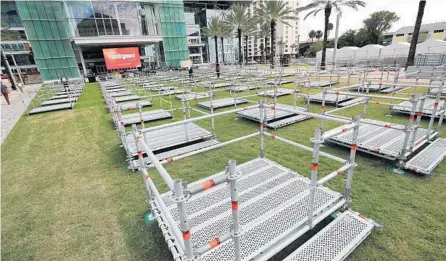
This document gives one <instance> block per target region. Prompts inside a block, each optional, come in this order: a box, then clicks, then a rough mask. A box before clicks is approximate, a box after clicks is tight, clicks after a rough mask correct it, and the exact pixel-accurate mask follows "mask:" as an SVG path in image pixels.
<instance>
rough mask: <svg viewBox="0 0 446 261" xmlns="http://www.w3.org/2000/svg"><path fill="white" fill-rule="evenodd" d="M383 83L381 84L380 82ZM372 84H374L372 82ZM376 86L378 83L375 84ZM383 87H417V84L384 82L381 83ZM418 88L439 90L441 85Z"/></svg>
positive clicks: (423, 85) (421, 85) (422, 85)
mask: <svg viewBox="0 0 446 261" xmlns="http://www.w3.org/2000/svg"><path fill="white" fill-rule="evenodd" d="M380 83H381V82H380ZM372 84H373V82H372ZM375 84H376V83H375ZM381 84H382V85H392V86H395V87H414V85H415V83H411V84H410V83H390V82H383V83H381ZM416 87H417V88H420V87H421V88H428V89H431V88H438V87H440V86H439V85H438V86H436V85H425V84H417V85H416Z"/></svg>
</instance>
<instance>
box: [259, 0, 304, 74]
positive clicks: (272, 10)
mask: <svg viewBox="0 0 446 261" xmlns="http://www.w3.org/2000/svg"><path fill="white" fill-rule="evenodd" d="M255 13H256V16H257V20H258V21H264V22H267V23H269V24H270V29H271V57H270V60H271V67H272V68H274V54H275V38H276V30H275V29H276V24H277V22H281V23H283V24H286V25H288V26H291V25H290V24H289V23H288V22H287V20H296V19H297V17H296V16H291V15H292V14H294V10H292V9H291V8H289V7H288V6H287V5H286V3H285V2H283V1H282V0H277V1H264V2H263V3H261V5H260V8H256V10H255Z"/></svg>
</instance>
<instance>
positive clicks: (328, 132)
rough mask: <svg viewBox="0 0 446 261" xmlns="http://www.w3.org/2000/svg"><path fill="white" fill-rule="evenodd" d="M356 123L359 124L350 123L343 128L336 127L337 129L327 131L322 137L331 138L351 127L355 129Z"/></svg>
mask: <svg viewBox="0 0 446 261" xmlns="http://www.w3.org/2000/svg"><path fill="white" fill-rule="evenodd" d="M356 125H357V123H351V124H348V125H346V126H343V128H342V129H338V128H336V129H333V130H329V131H327V132H325V133H324V134H322V139H324V140H326V139H329V138H331V137H333V136H336V135H338V134H340V133H343V132H346V131H348V130H350V129H353V128H354V127H355V126H356Z"/></svg>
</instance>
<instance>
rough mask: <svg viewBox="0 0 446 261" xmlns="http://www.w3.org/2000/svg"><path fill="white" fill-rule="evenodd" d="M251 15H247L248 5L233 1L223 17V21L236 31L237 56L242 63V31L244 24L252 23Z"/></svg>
mask: <svg viewBox="0 0 446 261" xmlns="http://www.w3.org/2000/svg"><path fill="white" fill-rule="evenodd" d="M252 22H253V17H251V16H250V15H249V11H248V7H247V6H246V5H244V4H242V3H234V4H233V5H231V9H230V13H229V14H228V15H226V17H225V23H226V24H227V25H228V26H229V27H230V28H232V29H233V30H236V31H237V38H238V49H239V56H238V61H239V64H240V65H241V64H242V63H243V55H242V31H243V27H244V26H245V25H246V24H249V23H252Z"/></svg>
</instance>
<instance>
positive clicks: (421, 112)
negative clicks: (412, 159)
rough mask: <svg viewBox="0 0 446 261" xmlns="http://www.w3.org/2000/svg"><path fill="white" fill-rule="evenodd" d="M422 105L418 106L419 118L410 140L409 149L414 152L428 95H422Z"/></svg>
mask: <svg viewBox="0 0 446 261" xmlns="http://www.w3.org/2000/svg"><path fill="white" fill-rule="evenodd" d="M414 88H416V87H414ZM420 100H421V101H420V105H419V106H418V111H417V119H416V121H415V126H414V130H413V133H412V140H411V141H410V147H409V151H410V152H413V149H414V147H415V142H416V139H417V132H418V128H419V126H420V122H421V117H422V116H423V108H424V103H425V101H426V96H423V97H421V99H420Z"/></svg>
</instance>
